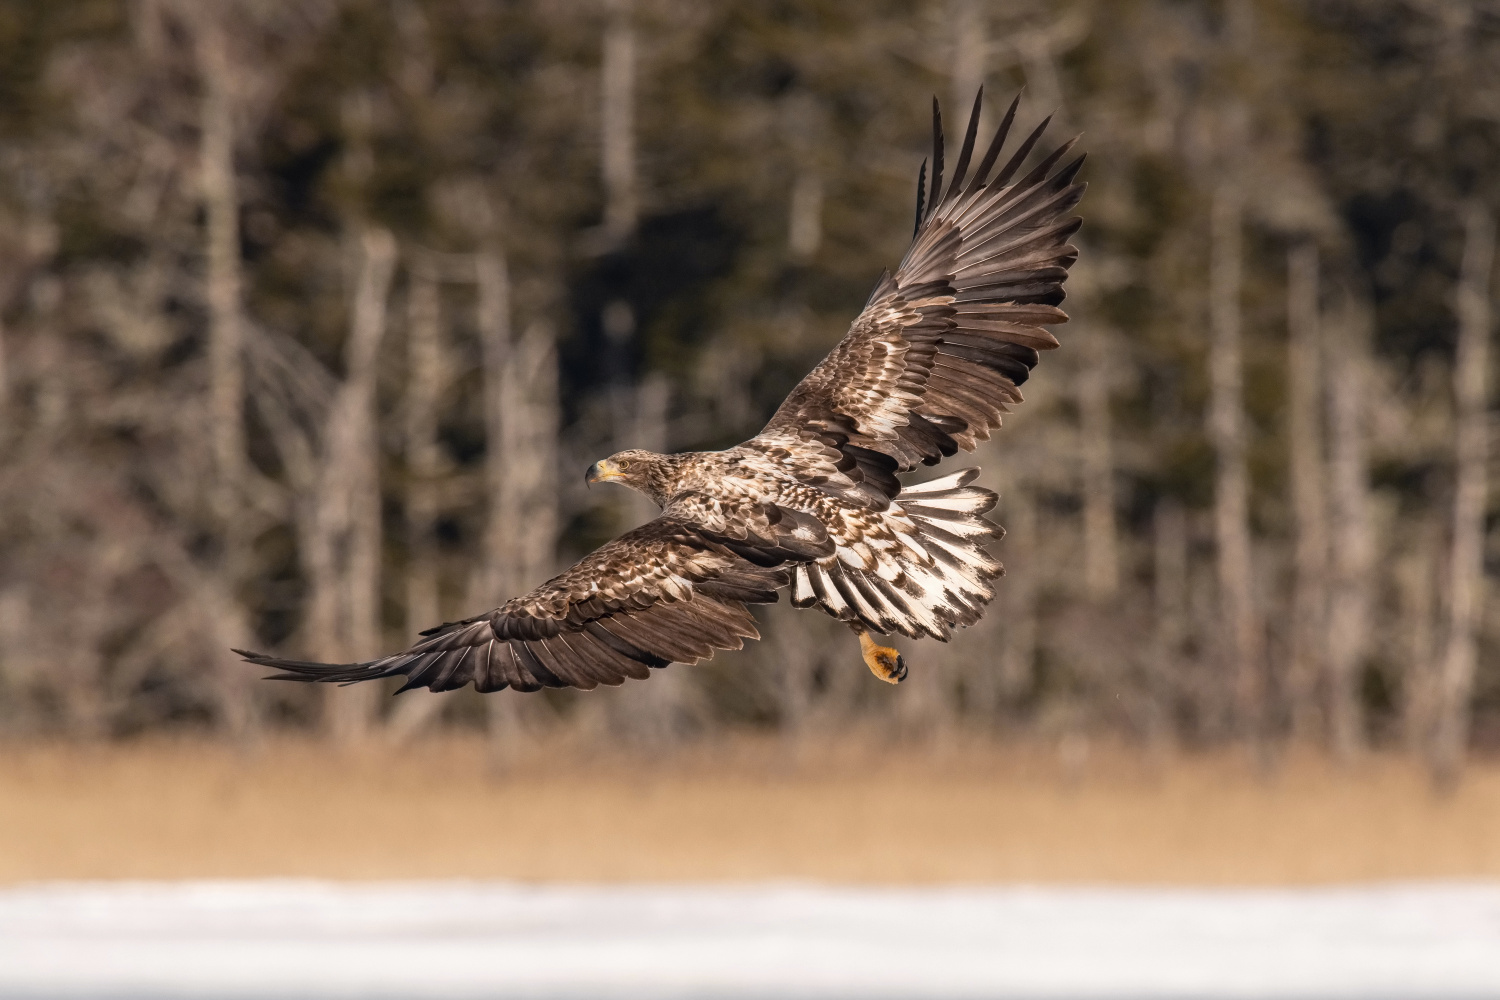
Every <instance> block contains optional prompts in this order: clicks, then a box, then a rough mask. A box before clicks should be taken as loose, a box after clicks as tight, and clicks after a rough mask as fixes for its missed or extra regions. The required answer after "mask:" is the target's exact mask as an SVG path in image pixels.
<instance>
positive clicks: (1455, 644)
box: [1432, 202, 1495, 784]
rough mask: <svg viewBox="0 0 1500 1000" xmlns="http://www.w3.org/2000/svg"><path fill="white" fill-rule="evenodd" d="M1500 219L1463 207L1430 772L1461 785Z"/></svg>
mask: <svg viewBox="0 0 1500 1000" xmlns="http://www.w3.org/2000/svg"><path fill="white" fill-rule="evenodd" d="M1494 257H1495V222H1494V219H1493V217H1492V216H1491V215H1490V212H1489V210H1488V209H1487V208H1486V207H1485V206H1483V205H1481V204H1479V203H1478V202H1471V203H1470V204H1469V205H1467V206H1466V207H1465V209H1464V256H1463V272H1462V274H1461V275H1460V278H1459V286H1458V296H1457V299H1458V302H1457V305H1458V357H1457V361H1456V367H1455V369H1454V373H1453V397H1454V399H1453V402H1454V411H1455V412H1454V417H1455V420H1454V423H1455V441H1454V451H1455V453H1456V458H1457V465H1458V472H1457V482H1456V484H1455V489H1454V495H1453V548H1452V552H1451V554H1450V556H1449V560H1448V563H1449V565H1448V572H1449V580H1448V622H1447V626H1448V627H1447V636H1446V640H1445V643H1444V649H1443V657H1442V664H1441V669H1440V672H1439V676H1438V692H1437V694H1438V704H1437V719H1436V722H1437V728H1436V732H1435V733H1434V734H1433V743H1432V768H1433V775H1434V777H1435V778H1436V779H1437V780H1438V781H1439V782H1441V783H1443V784H1451V783H1452V782H1454V781H1456V780H1457V778H1458V775H1459V772H1460V770H1461V768H1462V766H1463V759H1464V755H1465V751H1466V748H1467V746H1468V741H1469V717H1470V710H1471V706H1470V699H1471V696H1472V694H1473V690H1474V669H1475V660H1476V637H1477V633H1478V631H1479V625H1480V616H1481V609H1482V608H1483V607H1484V527H1485V511H1486V507H1487V504H1488V483H1487V481H1486V480H1487V472H1488V464H1489V394H1490V379H1489V367H1490V327H1491V325H1492V323H1493V320H1492V318H1491V313H1490V272H1491V270H1492V269H1493V267H1494Z"/></svg>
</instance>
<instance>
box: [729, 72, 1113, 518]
mask: <svg viewBox="0 0 1500 1000" xmlns="http://www.w3.org/2000/svg"><path fill="white" fill-rule="evenodd" d="M1017 101H1019V98H1018V99H1017ZM979 109H980V99H979V98H976V99H975V101H974V111H973V115H972V116H971V117H970V119H969V128H968V132H967V135H966V136H965V139H964V144H963V149H962V150H961V152H960V153H959V157H958V161H957V162H956V163H955V164H954V173H953V179H952V180H951V181H950V182H949V183H948V184H947V186H946V188H945V187H944V186H943V178H942V149H943V137H942V126H941V121H940V119H939V118H938V112H937V102H936V101H934V102H933V134H934V154H933V170H932V192H931V196H930V197H929V199H928V200H927V203H926V208H925V212H924V210H923V209H922V208H921V207H920V203H919V208H918V228H917V233H916V236H915V238H914V239H913V240H912V245H911V247H910V249H908V250H907V253H906V258H905V260H903V261H902V262H901V266H900V268H899V269H898V270H897V271H896V273H895V275H894V276H893V275H890V274H889V273H887V274H886V275H884V276H882V278H881V280H880V282H879V283H878V284H877V285H876V286H875V291H874V292H873V293H872V294H871V296H870V301H869V302H868V303H867V304H866V306H865V308H864V311H863V312H861V313H860V315H859V317H858V318H857V319H855V321H854V325H853V326H852V327H851V328H850V330H849V333H848V334H847V335H845V337H844V339H843V340H841V341H840V342H839V343H838V345H837V346H835V347H834V349H833V351H832V352H830V353H829V355H828V357H827V358H825V359H824V360H823V361H822V363H820V364H819V365H818V366H817V367H816V368H814V369H813V370H812V371H811V372H810V373H809V374H808V375H807V377H806V378H804V379H803V380H802V381H801V382H800V383H799V384H798V385H797V387H796V388H795V389H793V390H792V392H791V395H789V396H788V397H787V398H786V401H785V402H783V403H782V404H781V407H780V408H779V409H778V410H777V411H776V414H775V416H773V417H772V418H771V421H770V423H769V424H767V425H766V427H765V429H764V430H763V431H761V433H760V434H759V435H758V436H757V437H756V438H754V439H752V442H751V443H752V444H758V445H760V446H762V447H765V448H770V449H775V448H797V447H799V446H800V447H801V448H804V449H807V450H808V451H809V452H810V453H812V454H819V453H821V456H822V458H823V459H824V460H829V459H830V455H832V459H835V460H836V459H838V458H839V456H842V462H843V464H844V465H845V466H853V467H854V469H853V471H852V473H849V474H848V476H849V478H850V479H851V480H852V481H853V482H854V483H856V485H857V486H858V488H860V489H862V490H864V491H865V492H866V493H876V494H882V495H883V497H884V499H887V500H888V499H891V498H894V497H895V495H896V492H897V490H899V483H898V481H897V480H896V478H895V475H894V473H895V472H905V471H909V470H911V469H913V468H915V467H916V466H917V465H918V464H925V465H935V464H936V463H937V462H939V461H941V460H942V459H943V457H944V456H947V455H952V454H954V453H955V452H957V451H958V449H960V448H962V449H964V450H965V451H970V450H973V448H974V446H975V444H976V442H978V441H981V440H984V439H985V438H988V437H989V432H990V430H991V429H993V428H995V427H998V426H1000V417H1001V414H1002V413H1005V412H1007V411H1008V409H1009V406H1010V404H1013V403H1019V402H1020V401H1021V393H1020V390H1019V388H1018V387H1019V386H1020V385H1021V384H1022V383H1023V382H1025V381H1026V378H1027V376H1028V375H1029V374H1030V372H1031V369H1032V367H1033V366H1035V365H1036V362H1037V352H1038V351H1041V350H1050V349H1052V348H1054V347H1056V346H1057V340H1056V339H1055V338H1054V337H1053V336H1052V334H1051V333H1050V332H1048V331H1047V329H1046V327H1047V326H1048V325H1051V324H1055V323H1062V322H1064V321H1066V320H1067V318H1068V317H1067V314H1065V313H1064V312H1063V311H1062V310H1061V309H1059V308H1058V304H1059V303H1061V302H1062V300H1063V280H1064V279H1065V278H1066V277H1067V274H1068V268H1069V267H1070V266H1071V265H1072V263H1073V261H1074V260H1075V259H1076V258H1077V256H1078V251H1077V249H1076V248H1075V247H1073V246H1071V245H1070V244H1069V243H1068V239H1069V237H1070V236H1072V234H1073V233H1074V232H1076V231H1077V229H1078V226H1079V222H1080V220H1079V219H1078V218H1077V217H1076V216H1072V215H1071V214H1070V213H1071V212H1072V210H1073V208H1074V207H1075V206H1076V205H1077V204H1078V201H1079V199H1080V198H1082V197H1083V191H1084V185H1083V184H1081V183H1078V182H1076V181H1075V180H1074V178H1075V177H1076V176H1077V174H1078V170H1079V167H1080V166H1081V165H1082V163H1083V157H1082V156H1079V157H1077V158H1075V159H1073V160H1071V161H1069V162H1067V163H1066V164H1064V165H1062V166H1058V164H1059V163H1062V161H1063V159H1064V158H1065V157H1066V156H1067V154H1068V152H1069V151H1070V150H1071V149H1072V147H1073V143H1074V142H1076V141H1077V140H1076V139H1075V140H1073V141H1070V142H1068V143H1065V144H1063V145H1062V146H1060V147H1058V148H1057V149H1056V150H1054V151H1053V152H1052V153H1050V154H1049V155H1047V156H1046V157H1044V158H1043V159H1042V160H1041V161H1040V162H1039V163H1038V164H1037V165H1036V166H1035V167H1034V168H1032V169H1031V170H1030V171H1029V172H1027V173H1026V174H1025V175H1024V176H1021V177H1020V178H1019V179H1016V175H1017V174H1018V173H1019V171H1020V168H1021V165H1022V163H1023V162H1024V161H1025V159H1026V157H1027V156H1028V155H1029V154H1030V153H1031V150H1032V148H1033V147H1034V146H1035V145H1036V143H1037V140H1038V139H1040V138H1041V135H1042V132H1043V130H1044V129H1045V128H1046V127H1047V123H1048V121H1050V119H1048V120H1047V121H1043V122H1042V123H1041V125H1039V126H1037V128H1036V129H1035V130H1034V131H1033V132H1032V133H1031V134H1030V135H1029V136H1028V137H1027V138H1026V139H1025V141H1023V142H1022V143H1021V145H1020V147H1019V148H1018V149H1017V150H1016V152H1015V153H1014V154H1013V155H1012V156H1011V157H1010V159H1009V160H1008V161H1007V162H1006V163H1005V165H1004V166H1002V167H1001V168H1000V170H999V172H998V173H996V174H995V175H994V176H993V177H991V176H990V171H991V170H992V169H994V166H995V163H996V162H997V161H998V159H999V156H1000V152H1001V149H1002V147H1003V146H1004V144H1005V139H1006V137H1007V135H1008V134H1009V132H1010V127H1011V124H1012V122H1013V121H1014V119H1015V113H1016V103H1015V102H1013V103H1012V104H1011V106H1010V110H1009V111H1008V112H1007V113H1006V115H1005V119H1004V121H1002V122H1001V124H1000V127H999V129H998V130H997V131H996V133H995V137H994V140H993V141H992V142H991V143H990V146H989V149H988V151H987V152H986V153H985V155H984V157H983V159H982V160H981V161H980V164H979V166H978V168H977V169H976V170H975V172H974V174H973V176H972V177H968V176H966V175H967V173H968V167H969V163H970V160H971V158H972V154H973V152H974V139H975V133H976V131H977V128H978V122H979ZM832 453H837V454H836V455H834V454H832ZM870 455H875V456H878V457H879V458H878V459H873V458H870V457H869V456H870ZM880 460H884V462H885V463H886V465H885V467H884V469H883V471H882V470H881V469H880V468H879V467H880V465H881V461H880Z"/></svg>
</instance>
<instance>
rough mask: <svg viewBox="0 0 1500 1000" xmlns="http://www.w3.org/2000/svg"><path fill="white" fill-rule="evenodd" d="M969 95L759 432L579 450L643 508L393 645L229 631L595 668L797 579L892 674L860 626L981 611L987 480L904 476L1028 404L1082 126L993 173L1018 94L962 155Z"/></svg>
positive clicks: (1058, 293)
mask: <svg viewBox="0 0 1500 1000" xmlns="http://www.w3.org/2000/svg"><path fill="white" fill-rule="evenodd" d="M981 97H982V95H981ZM981 97H976V99H975V101H974V110H973V113H972V114H971V116H970V119H969V126H968V130H967V132H966V134H965V137H964V142H963V146H962V148H961V149H960V151H959V155H958V160H957V161H956V162H955V164H954V169H953V176H952V178H951V179H949V180H947V181H946V183H945V179H944V177H943V133H942V122H941V118H940V116H939V111H938V105H937V101H936V100H934V101H933V157H932V172H931V184H930V187H928V186H927V185H926V184H925V182H924V180H920V179H919V181H918V198H917V224H916V234H915V236H914V238H913V240H912V243H911V246H910V248H909V249H908V250H907V252H906V257H905V259H904V260H902V262H901V265H900V267H898V268H897V269H896V272H895V273H894V274H891V273H889V272H887V273H886V274H885V275H883V276H882V277H881V279H880V281H879V282H878V283H877V284H876V286H875V290H874V292H873V293H871V295H870V300H869V302H868V303H867V304H866V305H865V308H864V310H863V311H862V312H861V313H860V314H859V316H858V317H857V318H856V319H855V321H854V324H853V326H851V327H850V329H849V332H848V334H847V335H845V337H844V339H843V340H841V341H840V342H839V343H838V344H837V345H836V346H835V347H834V348H833V350H832V351H831V352H830V353H829V355H828V356H827V357H826V358H825V359H824V360H823V361H822V362H821V363H820V364H819V365H818V366H817V367H816V368H814V369H813V370H812V371H811V372H809V373H808V375H807V377H806V378H804V379H803V380H802V381H801V382H800V383H799V384H798V385H797V386H796V388H794V389H793V390H792V392H791V394H790V395H789V396H788V397H787V398H786V400H785V402H783V403H782V404H781V406H780V408H778V409H777V411H776V413H775V415H774V416H772V418H771V420H770V422H769V423H768V424H767V425H766V426H765V428H764V429H763V430H762V431H761V432H760V433H759V434H757V435H756V436H755V437H753V438H751V439H750V440H749V441H746V442H744V443H743V444H740V445H737V446H735V447H733V448H728V449H726V450H724V451H710V452H684V453H680V454H676V455H659V454H655V453H652V452H648V451H640V450H632V451H623V452H620V453H618V454H616V455H612V456H610V457H609V458H607V459H604V460H603V461H600V462H596V463H595V464H594V465H593V466H591V467H590V469H589V471H588V478H589V481H590V482H618V483H622V484H624V485H626V486H630V487H632V488H633V489H636V490H638V491H640V492H641V493H644V494H645V495H646V496H648V497H650V498H651V499H652V500H653V501H655V502H656V503H657V504H658V505H660V507H661V508H662V513H661V516H660V517H658V518H656V519H655V520H653V521H650V522H648V523H647V524H644V525H642V526H641V527H639V528H636V529H635V530H633V531H629V532H626V533H625V534H624V535H621V536H620V537H619V538H617V539H615V540H614V541H612V542H609V543H608V544H606V545H604V546H602V547H601V548H599V549H597V550H595V551H594V552H592V553H590V554H589V555H587V556H585V557H584V558H583V559H582V560H580V561H579V562H578V563H577V564H576V565H574V566H573V567H572V568H570V569H568V570H566V571H565V572H563V573H562V574H561V575H559V576H557V577H555V578H554V579H552V580H549V581H547V582H546V583H544V584H542V585H541V586H540V587H538V588H536V589H535V590H533V591H531V592H530V593H529V594H525V595H523V596H521V597H517V598H514V599H512V600H510V601H507V602H506V603H505V604H504V605H502V606H501V607H499V608H497V609H495V610H493V611H489V612H486V613H485V614H482V615H478V616H476V617H473V618H469V619H466V620H464V621H460V622H451V623H449V624H446V625H442V626H439V627H437V628H434V629H431V630H429V631H427V632H424V633H422V634H423V636H424V638H423V639H422V640H421V641H420V642H418V643H417V644H416V645H414V646H412V647H411V648H410V649H407V650H405V651H403V652H400V653H394V654H392V655H390V656H384V657H381V658H380V659H377V660H372V661H370V662H367V663H346V664H328V663H310V662H306V661H302V660H289V659H283V658H281V657H275V656H265V655H262V654H259V653H250V652H245V651H243V650H237V652H240V653H241V655H243V656H244V657H245V658H246V659H247V660H249V661H250V662H252V663H257V664H261V665H263V666H269V667H274V668H276V669H277V670H279V671H281V672H280V673H277V674H275V675H274V676H275V677H277V678H279V679H286V680H303V681H333V682H339V683H347V682H351V681H362V680H372V679H375V678H379V677H392V676H398V675H401V676H405V678H406V682H405V684H404V685H403V687H402V690H406V689H408V688H416V687H426V688H430V689H431V690H433V691H447V690H452V689H454V688H459V687H462V686H464V685H465V684H470V683H472V684H473V685H474V686H475V687H476V688H477V689H478V690H480V691H498V690H501V689H502V688H506V687H511V688H515V689H516V690H519V691H535V690H537V689H539V688H543V687H577V688H593V687H597V686H598V685H600V684H609V685H614V684H620V683H622V682H623V681H624V680H625V678H627V677H634V678H645V677H648V676H649V675H650V672H651V669H652V668H658V667H664V666H666V665H667V664H669V663H695V662H697V661H699V660H702V659H705V658H707V657H709V656H712V655H713V654H714V652H715V651H716V650H720V649H739V648H741V647H742V646H743V645H744V640H745V639H754V638H759V634H758V633H757V631H756V628H755V621H754V619H753V617H752V616H751V614H750V611H749V608H748V607H747V605H750V604H770V603H775V601H776V600H777V598H778V594H779V593H780V592H781V591H782V590H786V589H790V591H791V601H792V603H793V604H794V605H795V606H797V607H800V608H818V609H820V610H822V611H823V612H825V613H826V614H829V615H832V616H833V617H835V618H837V619H838V620H840V621H842V622H845V623H847V624H848V625H849V626H850V628H851V629H852V630H853V631H854V632H855V633H856V634H857V635H858V636H859V640H860V645H861V649H862V653H863V657H864V660H865V663H866V664H867V665H868V666H869V668H870V670H871V671H872V672H874V673H875V675H876V676H877V677H880V678H881V679H882V680H887V681H890V682H892V683H894V682H897V681H900V680H901V679H903V678H904V677H905V676H906V670H907V668H906V664H905V661H904V659H903V658H902V657H901V656H900V655H899V654H898V653H897V652H896V651H895V650H894V649H891V648H889V647H885V646H881V645H879V644H877V643H876V642H875V641H874V640H873V639H872V638H871V637H870V634H871V633H878V634H882V635H886V634H890V633H893V632H894V633H899V634H901V635H904V636H908V637H911V638H918V637H924V636H925V637H928V638H933V639H939V640H943V641H946V640H947V639H948V637H949V632H950V630H951V629H952V628H953V627H954V626H965V625H972V624H973V623H974V622H976V621H977V620H978V619H979V617H980V615H982V614H983V613H984V607H985V605H986V604H988V603H989V601H990V600H991V599H992V598H993V597H994V593H995V592H994V587H993V581H994V579H995V578H996V577H998V576H999V575H1000V574H1001V572H1002V570H1001V567H1000V563H999V562H998V561H996V559H995V558H994V557H993V556H992V555H991V554H990V553H989V552H988V551H987V550H986V546H987V545H988V543H990V542H991V541H993V540H995V539H997V538H999V537H1000V535H1001V533H1002V532H1001V529H1000V527H999V526H998V525H996V524H994V523H993V522H991V521H989V520H988V519H986V518H985V516H984V515H985V514H986V513H987V512H988V511H990V510H991V509H992V508H993V507H994V505H995V500H996V497H995V494H993V493H991V492H990V491H989V490H985V489H981V488H978V487H975V486H972V485H970V484H971V483H972V482H973V480H974V479H975V477H977V476H978V474H979V470H978V469H976V468H968V469H964V470H962V471H959V472H956V473H954V474H952V475H950V476H947V477H944V478H942V479H938V480H936V481H933V482H929V483H924V484H922V485H920V486H903V485H902V483H901V480H900V479H899V478H898V477H899V475H900V474H901V473H905V472H910V471H912V470H913V469H915V468H916V467H917V466H919V465H935V464H937V463H938V462H940V461H942V459H943V458H945V457H947V456H951V455H954V454H956V453H957V452H958V451H960V450H963V451H972V450H973V449H974V447H975V445H976V443H977V442H979V441H982V440H985V439H986V438H988V437H989V432H990V431H991V430H992V429H994V428H996V427H998V426H1000V419H1001V414H1003V413H1005V412H1007V411H1008V409H1009V407H1010V406H1011V405H1013V404H1016V403H1019V402H1021V393H1020V389H1019V387H1020V385H1021V384H1022V383H1023V382H1025V381H1026V378H1027V376H1028V375H1029V374H1030V372H1031V369H1032V368H1033V367H1034V366H1035V365H1036V363H1037V360H1038V357H1039V355H1038V352H1039V351H1044V350H1050V349H1052V348H1054V347H1056V346H1058V344H1057V340H1056V338H1054V337H1053V336H1052V334H1051V333H1050V332H1049V331H1048V330H1047V327H1048V326H1051V325H1055V324H1058V323H1062V322H1065V321H1066V320H1067V315H1066V314H1065V313H1064V312H1063V311H1062V310H1061V309H1060V308H1058V306H1059V304H1060V303H1061V302H1062V300H1063V282H1064V280H1065V279H1066V278H1067V274H1068V268H1069V267H1070V266H1071V265H1072V263H1073V261H1074V260H1075V259H1076V258H1077V256H1078V251H1077V249H1076V248H1074V247H1073V246H1072V245H1070V244H1069V242H1068V240H1069V238H1070V237H1071V236H1072V234H1073V233H1074V232H1076V231H1077V229H1078V226H1079V224H1080V220H1079V218H1078V217H1077V216H1074V215H1073V214H1072V211H1073V209H1074V207H1075V206H1076V205H1077V204H1078V201H1079V199H1080V198H1081V197H1082V196H1083V190H1084V185H1083V184H1082V183H1080V182H1078V181H1077V180H1076V177H1077V174H1078V170H1079V167H1080V166H1081V165H1082V163H1083V157H1082V156H1081V155H1080V156H1077V157H1076V158H1074V159H1072V160H1067V156H1068V153H1069V152H1070V150H1071V149H1072V147H1073V145H1074V142H1076V140H1074V141H1070V142H1067V143H1065V144H1063V145H1062V146H1060V147H1058V148H1057V149H1055V150H1053V151H1052V152H1051V153H1049V154H1048V155H1046V156H1044V157H1042V158H1041V159H1040V160H1038V161H1037V162H1036V163H1035V165H1034V166H1032V167H1031V168H1030V169H1029V170H1026V171H1025V172H1024V173H1022V168H1023V166H1024V164H1025V162H1026V160H1027V158H1028V156H1029V155H1030V154H1031V152H1032V151H1033V148H1034V147H1035V146H1036V144H1037V142H1038V140H1039V139H1040V138H1041V136H1042V133H1043V131H1044V130H1045V129H1046V127H1047V124H1048V121H1047V120H1044V121H1043V122H1042V123H1041V124H1040V125H1038V126H1037V127H1036V128H1035V129H1034V130H1033V131H1032V132H1031V133H1030V134H1029V135H1028V136H1027V137H1026V138H1025V139H1024V140H1022V142H1021V143H1020V144H1019V146H1018V147H1017V148H1016V149H1015V151H1014V152H1013V153H1011V154H1010V155H1009V156H1008V157H1007V159H1006V161H1005V162H1004V164H1003V165H1001V166H1000V167H999V168H998V170H996V164H997V163H999V162H1000V156H1001V155H1002V152H1003V148H1004V146H1005V144H1006V139H1007V137H1008V136H1009V134H1010V130H1011V126H1012V124H1013V123H1014V121H1015V115H1016V102H1012V103H1011V105H1010V108H1009V110H1008V111H1007V112H1006V114H1005V117H1004V119H1003V120H1002V121H1001V123H1000V126H999V128H998V129H997V130H996V133H995V136H994V138H993V140H992V141H991V142H990V144H989V146H988V148H987V149H986V151H985V153H984V155H983V157H982V158H981V160H980V161H979V163H978V165H977V166H975V167H974V170H973V173H972V174H970V173H969V168H970V165H971V161H972V159H973V154H974V152H975V138H976V135H977V132H978V126H979V111H980V105H981ZM992 171H993V174H992ZM920 176H921V177H922V178H925V176H926V164H924V165H923V171H922V173H921V175H920Z"/></svg>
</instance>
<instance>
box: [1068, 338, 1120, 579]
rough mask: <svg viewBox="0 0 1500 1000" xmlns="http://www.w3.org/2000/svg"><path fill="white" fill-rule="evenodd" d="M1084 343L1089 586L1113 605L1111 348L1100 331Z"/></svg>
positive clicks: (1116, 561)
mask: <svg viewBox="0 0 1500 1000" xmlns="http://www.w3.org/2000/svg"><path fill="white" fill-rule="evenodd" d="M1083 342H1084V343H1083V346H1084V353H1085V356H1084V359H1083V371H1082V372H1081V373H1080V375H1079V378H1078V412H1079V416H1080V427H1079V430H1080V431H1081V432H1082V433H1081V436H1082V442H1081V443H1082V446H1083V453H1082V459H1083V582H1084V590H1085V592H1086V593H1087V594H1088V597H1089V599H1090V600H1092V601H1096V602H1100V603H1102V602H1106V601H1111V600H1113V599H1114V597H1115V595H1116V594H1117V593H1118V592H1119V589H1120V554H1119V540H1118V535H1117V533H1116V527H1115V467H1114V446H1113V431H1112V428H1111V424H1110V412H1109V396H1110V386H1109V345H1108V341H1107V338H1106V335H1105V334H1104V332H1103V331H1102V330H1097V329H1096V330H1090V331H1089V332H1088V333H1087V335H1086V336H1085V337H1084V338H1083Z"/></svg>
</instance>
